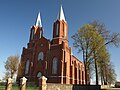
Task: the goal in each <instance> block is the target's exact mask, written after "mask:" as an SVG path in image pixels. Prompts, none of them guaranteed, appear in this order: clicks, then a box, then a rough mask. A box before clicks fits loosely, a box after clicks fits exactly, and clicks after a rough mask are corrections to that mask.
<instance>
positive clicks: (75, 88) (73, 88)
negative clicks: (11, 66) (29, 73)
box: [5, 76, 101, 90]
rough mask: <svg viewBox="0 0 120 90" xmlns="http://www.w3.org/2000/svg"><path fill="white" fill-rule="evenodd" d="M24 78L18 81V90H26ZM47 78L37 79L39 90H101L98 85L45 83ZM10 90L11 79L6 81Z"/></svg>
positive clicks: (7, 88)
mask: <svg viewBox="0 0 120 90" xmlns="http://www.w3.org/2000/svg"><path fill="white" fill-rule="evenodd" d="M26 81H27V79H26V78H25V77H23V78H21V79H20V90H26ZM46 81H47V78H46V77H44V76H42V77H41V78H40V79H39V90H101V89H100V85H97V86H96V85H74V84H56V83H46ZM5 90H12V79H11V78H9V79H8V80H7V84H6V89H5Z"/></svg>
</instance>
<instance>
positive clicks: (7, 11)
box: [0, 0, 120, 81]
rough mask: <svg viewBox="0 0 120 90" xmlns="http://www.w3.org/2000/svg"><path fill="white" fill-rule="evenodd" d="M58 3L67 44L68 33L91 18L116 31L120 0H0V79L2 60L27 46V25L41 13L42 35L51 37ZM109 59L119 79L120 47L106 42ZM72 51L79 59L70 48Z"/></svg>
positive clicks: (119, 28)
mask: <svg viewBox="0 0 120 90" xmlns="http://www.w3.org/2000/svg"><path fill="white" fill-rule="evenodd" d="M61 3H62V6H63V9H64V13H65V18H66V21H67V22H68V36H69V46H72V43H73V40H72V39H71V36H72V35H73V34H74V33H76V32H77V30H78V29H79V28H80V27H81V26H82V25H84V24H87V23H89V22H91V21H93V20H99V21H100V22H103V23H105V25H106V27H107V29H108V30H109V31H111V32H118V33H120V0H1V1H0V41H1V42H0V62H1V64H0V79H1V78H2V76H3V75H4V72H5V69H4V62H5V61H6V60H7V57H8V56H10V55H14V54H19V55H21V52H22V48H23V47H26V46H27V43H28V40H29V34H30V27H31V26H32V25H34V24H35V20H36V17H37V14H38V12H39V11H40V13H41V18H42V25H43V28H44V36H45V37H47V38H49V39H52V31H53V23H54V21H55V20H56V18H57V14H58V11H59V9H60V5H61ZM109 51H110V54H111V61H112V62H113V64H114V65H115V70H116V73H117V80H119V81H120V70H119V69H120V47H119V48H115V47H114V46H109ZM73 54H74V55H75V56H77V57H78V58H79V59H81V60H82V57H81V55H80V54H77V51H76V49H74V48H73Z"/></svg>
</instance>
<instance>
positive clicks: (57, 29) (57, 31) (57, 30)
mask: <svg viewBox="0 0 120 90" xmlns="http://www.w3.org/2000/svg"><path fill="white" fill-rule="evenodd" d="M58 33H59V24H58V23H57V25H56V35H58Z"/></svg>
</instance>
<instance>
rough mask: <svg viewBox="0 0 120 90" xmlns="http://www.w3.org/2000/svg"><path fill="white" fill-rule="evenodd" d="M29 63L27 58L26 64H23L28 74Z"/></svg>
mask: <svg viewBox="0 0 120 90" xmlns="http://www.w3.org/2000/svg"><path fill="white" fill-rule="evenodd" d="M29 64H30V60H27V62H26V66H25V74H28V72H29Z"/></svg>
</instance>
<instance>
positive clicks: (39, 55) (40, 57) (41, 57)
mask: <svg viewBox="0 0 120 90" xmlns="http://www.w3.org/2000/svg"><path fill="white" fill-rule="evenodd" d="M43 59H44V54H43V52H40V53H39V54H38V60H43Z"/></svg>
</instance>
